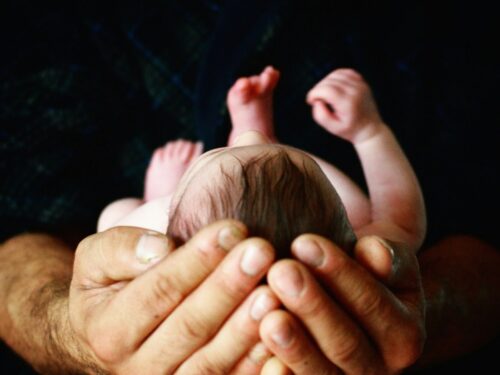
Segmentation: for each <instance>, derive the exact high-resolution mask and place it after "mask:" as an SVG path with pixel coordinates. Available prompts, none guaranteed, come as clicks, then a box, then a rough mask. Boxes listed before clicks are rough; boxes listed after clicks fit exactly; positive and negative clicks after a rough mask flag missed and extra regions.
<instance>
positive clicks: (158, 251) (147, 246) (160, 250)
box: [135, 232, 169, 264]
mask: <svg viewBox="0 0 500 375" xmlns="http://www.w3.org/2000/svg"><path fill="white" fill-rule="evenodd" d="M168 252H169V243H168V241H167V238H166V237H164V236H162V235H160V234H158V233H156V232H146V233H145V234H143V235H142V236H141V238H140V239H139V241H138V242H137V245H136V248H135V256H136V258H137V259H138V260H139V262H140V263H142V264H151V263H156V262H158V261H159V260H160V259H162V258H163V257H164V256H166V255H167V254H168Z"/></svg>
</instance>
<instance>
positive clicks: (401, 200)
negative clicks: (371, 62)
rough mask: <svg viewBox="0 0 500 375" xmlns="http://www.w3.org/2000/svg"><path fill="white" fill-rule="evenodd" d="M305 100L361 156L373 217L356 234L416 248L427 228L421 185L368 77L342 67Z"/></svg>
mask: <svg viewBox="0 0 500 375" xmlns="http://www.w3.org/2000/svg"><path fill="white" fill-rule="evenodd" d="M307 101H308V103H309V104H311V105H312V106H313V117H314V119H315V120H316V122H318V123H319V124H320V125H321V126H322V127H324V128H325V129H326V130H328V131H329V132H330V133H332V134H335V135H337V136H339V137H342V138H344V139H346V140H348V141H350V142H351V143H353V145H354V147H355V149H356V151H357V153H358V156H359V158H360V160H361V164H362V166H363V170H364V174H365V178H366V182H367V185H368V190H369V195H370V206H371V210H370V213H369V216H370V219H369V222H368V223H367V224H366V225H364V226H362V227H359V228H356V229H357V230H356V234H357V235H358V236H365V235H371V234H376V235H379V236H381V237H384V238H387V239H389V240H393V241H400V242H405V243H406V244H408V245H410V246H411V247H412V248H414V249H415V250H417V249H418V248H419V246H420V245H421V244H422V242H423V239H424V236H425V230H426V216H425V205H424V200H423V197H422V193H421V190H420V186H419V183H418V180H417V177H416V176H415V173H414V172H413V169H412V167H411V165H410V163H409V162H408V160H407V158H406V156H405V154H404V152H403V150H402V149H401V147H400V146H399V144H398V142H397V140H396V138H395V137H394V135H393V134H392V132H391V130H390V129H389V128H388V127H387V126H386V125H385V124H384V123H383V121H382V119H381V118H380V115H379V113H378V110H377V107H376V104H375V101H374V100H373V97H372V95H371V91H370V88H369V87H368V85H367V84H366V82H365V81H364V80H363V78H362V77H361V76H360V75H359V74H358V73H357V72H355V71H353V70H350V69H338V70H335V71H334V72H333V73H331V74H330V75H328V76H327V77H326V78H325V79H323V80H322V81H321V82H319V83H318V84H317V85H316V86H315V87H314V88H313V89H312V90H311V91H310V92H309V94H308V97H307ZM330 108H334V111H332V110H331V109H330Z"/></svg>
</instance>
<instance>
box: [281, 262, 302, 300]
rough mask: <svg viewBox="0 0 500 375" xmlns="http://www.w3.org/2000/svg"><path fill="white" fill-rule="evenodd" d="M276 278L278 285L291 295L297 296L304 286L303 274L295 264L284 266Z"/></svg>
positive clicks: (286, 293) (282, 290)
mask: <svg viewBox="0 0 500 375" xmlns="http://www.w3.org/2000/svg"><path fill="white" fill-rule="evenodd" d="M275 279H276V281H275V283H276V287H277V288H278V289H279V290H280V292H281V293H283V294H285V295H287V296H289V297H297V296H298V295H299V294H300V292H301V291H302V289H303V287H304V279H303V278H302V274H301V273H300V271H299V270H298V269H297V267H296V266H294V265H289V266H288V267H283V268H282V269H281V273H280V274H278V275H277V277H276V278H275Z"/></svg>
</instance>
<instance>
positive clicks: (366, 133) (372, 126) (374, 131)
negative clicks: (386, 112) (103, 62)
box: [351, 120, 388, 146]
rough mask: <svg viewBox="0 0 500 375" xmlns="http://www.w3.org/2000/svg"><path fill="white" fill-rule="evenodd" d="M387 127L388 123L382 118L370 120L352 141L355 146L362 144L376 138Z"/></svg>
mask: <svg viewBox="0 0 500 375" xmlns="http://www.w3.org/2000/svg"><path fill="white" fill-rule="evenodd" d="M387 129H388V127H387V125H386V124H385V123H384V122H382V121H381V120H380V121H373V122H368V123H366V124H365V125H363V126H362V127H361V128H360V129H359V131H358V132H357V133H356V134H354V135H353V137H352V139H351V142H352V144H353V145H355V146H358V145H361V144H363V143H365V142H367V141H370V140H372V139H374V138H376V137H377V136H379V135H380V134H382V133H383V132H384V131H386V130H387Z"/></svg>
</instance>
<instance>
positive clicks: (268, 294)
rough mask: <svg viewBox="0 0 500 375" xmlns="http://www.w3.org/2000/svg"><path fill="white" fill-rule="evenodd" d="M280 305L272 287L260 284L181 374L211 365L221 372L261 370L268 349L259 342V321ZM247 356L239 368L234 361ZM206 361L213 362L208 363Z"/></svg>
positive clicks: (191, 358)
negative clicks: (237, 368)
mask: <svg viewBox="0 0 500 375" xmlns="http://www.w3.org/2000/svg"><path fill="white" fill-rule="evenodd" d="M279 305H280V301H279V300H278V299H277V298H276V296H275V295H274V293H273V292H272V291H271V290H270V289H269V287H267V286H261V287H259V288H257V289H256V290H255V291H254V292H252V294H251V295H250V296H249V297H248V298H247V299H246V300H245V301H244V302H243V304H242V305H241V306H239V307H238V309H237V310H236V311H235V312H234V313H233V314H232V315H231V316H230V317H229V319H228V320H227V322H226V323H225V324H224V326H223V327H222V328H221V329H220V331H219V332H218V333H217V334H216V335H215V337H214V338H213V339H212V340H210V342H209V343H208V344H206V345H205V346H203V347H202V348H201V349H200V350H198V352H196V353H195V354H194V355H193V356H191V357H190V358H189V359H188V360H186V361H185V362H184V363H183V365H182V366H181V367H180V369H179V370H178V372H179V374H193V373H195V372H196V370H199V369H200V368H204V369H205V370H206V371H208V368H207V367H208V366H210V368H211V369H212V370H214V371H215V370H217V372H218V373H221V374H222V373H224V374H227V373H229V372H230V370H231V369H233V372H235V373H236V374H241V373H249V374H258V373H259V368H260V367H262V365H263V364H264V363H263V362H264V361H265V359H266V358H267V357H269V351H268V350H267V349H266V347H265V346H264V345H263V344H262V343H261V344H260V345H256V344H257V342H258V341H259V323H260V321H261V319H262V318H263V317H264V315H265V314H267V313H268V312H270V311H271V310H274V309H276V308H278V306H279ZM254 345H256V346H255V347H253V346H254ZM252 347H253V348H252ZM251 348H252V350H250V351H249V349H251ZM246 354H247V355H246ZM245 355H246V356H245ZM244 356H245V358H246V359H247V360H246V361H243V362H242V363H240V366H239V370H238V371H235V370H234V367H235V365H236V364H237V363H238V362H240V359H241V358H242V357H244ZM207 363H209V364H210V365H208V366H207Z"/></svg>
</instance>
